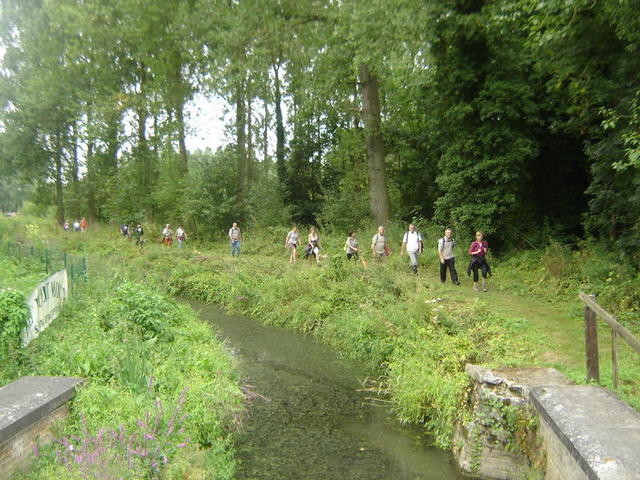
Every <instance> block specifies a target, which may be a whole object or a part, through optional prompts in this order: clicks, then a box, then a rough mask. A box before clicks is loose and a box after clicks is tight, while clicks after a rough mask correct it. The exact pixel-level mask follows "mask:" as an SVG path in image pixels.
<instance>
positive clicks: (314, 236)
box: [304, 227, 320, 265]
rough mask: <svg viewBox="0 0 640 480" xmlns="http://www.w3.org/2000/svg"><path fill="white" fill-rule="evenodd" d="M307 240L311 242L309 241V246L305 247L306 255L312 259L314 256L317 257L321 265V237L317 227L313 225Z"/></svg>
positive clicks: (317, 261)
mask: <svg viewBox="0 0 640 480" xmlns="http://www.w3.org/2000/svg"><path fill="white" fill-rule="evenodd" d="M307 240H308V242H309V243H307V247H306V248H305V249H304V257H305V258H308V259H311V257H312V256H313V257H316V263H317V264H318V265H320V247H319V246H318V242H319V241H320V237H319V236H318V232H317V231H316V229H315V227H311V230H310V231H309V237H307Z"/></svg>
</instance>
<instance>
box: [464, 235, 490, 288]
mask: <svg viewBox="0 0 640 480" xmlns="http://www.w3.org/2000/svg"><path fill="white" fill-rule="evenodd" d="M488 250H489V244H488V243H487V241H486V240H484V238H483V235H482V232H481V231H477V232H476V239H475V241H473V242H471V245H469V255H471V262H469V266H468V267H467V275H470V274H471V272H473V289H474V290H475V291H476V292H478V291H479V290H480V289H479V288H478V270H480V271H481V272H482V291H483V292H486V291H487V275H489V274H490V273H491V267H490V266H489V264H488V263H487V259H486V255H487V251H488Z"/></svg>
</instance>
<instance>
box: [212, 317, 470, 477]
mask: <svg viewBox="0 0 640 480" xmlns="http://www.w3.org/2000/svg"><path fill="white" fill-rule="evenodd" d="M201 316H202V318H204V319H206V320H208V321H210V322H211V323H212V324H214V325H216V327H217V329H218V330H219V332H220V335H221V336H222V337H223V338H225V339H226V340H227V342H228V345H229V347H230V348H231V349H232V350H233V351H234V353H235V354H236V355H237V357H238V359H239V361H240V369H241V374H242V375H243V378H244V379H245V383H247V384H249V385H250V387H249V388H250V389H251V391H253V392H255V393H257V394H259V395H255V396H254V398H253V399H252V401H251V404H250V407H249V413H248V416H247V418H246V419H245V421H244V426H243V428H242V431H241V432H240V433H239V435H238V437H237V441H236V453H237V459H238V467H237V472H236V478H237V479H238V480H249V479H250V480H271V479H273V480H276V479H277V480H289V479H291V480H294V479H295V480H302V479H309V480H333V479H335V480H347V479H357V480H454V479H455V480H458V479H461V478H462V477H461V476H460V475H459V473H458V471H457V469H456V467H455V465H454V460H453V458H452V456H451V455H450V454H449V453H448V452H445V451H442V450H439V449H436V448H432V447H428V446H427V445H426V444H425V442H424V441H422V440H421V439H420V437H419V431H418V430H417V429H415V428H411V427H405V426H401V425H399V424H397V423H396V422H394V421H393V420H392V419H390V418H389V415H388V412H387V411H386V410H385V409H383V408H379V407H378V408H376V407H371V406H367V405H363V403H366V402H365V397H366V396H367V394H366V393H364V392H359V391H358V388H359V387H360V383H359V380H358V379H362V378H364V377H365V376H366V372H365V371H364V370H363V368H362V366H361V365H359V364H357V363H355V362H351V361H348V360H345V359H341V358H339V357H338V356H337V355H336V354H335V353H334V352H333V351H332V350H331V349H329V348H328V347H326V346H323V345H320V344H317V343H315V342H314V341H313V340H312V339H311V338H309V337H306V336H304V335H300V334H297V333H295V332H291V331H288V330H285V329H282V328H277V327H269V326H265V325H262V324H260V323H258V322H256V321H254V320H251V319H249V318H246V317H235V316H234V317H231V316H228V315H226V314H224V313H223V312H222V311H220V310H219V309H217V308H209V307H207V308H204V309H203V310H202V311H201Z"/></svg>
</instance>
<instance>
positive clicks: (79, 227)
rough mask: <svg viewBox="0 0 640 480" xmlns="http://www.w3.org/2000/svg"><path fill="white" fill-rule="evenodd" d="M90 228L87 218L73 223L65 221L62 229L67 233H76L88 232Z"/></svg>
mask: <svg viewBox="0 0 640 480" xmlns="http://www.w3.org/2000/svg"><path fill="white" fill-rule="evenodd" d="M88 228H89V222H88V221H87V219H86V218H84V217H82V220H77V219H76V220H74V221H73V223H71V222H69V220H65V221H64V223H63V224H62V229H63V230H64V231H65V232H68V231H69V230H72V231H74V232H86V231H87V229H88Z"/></svg>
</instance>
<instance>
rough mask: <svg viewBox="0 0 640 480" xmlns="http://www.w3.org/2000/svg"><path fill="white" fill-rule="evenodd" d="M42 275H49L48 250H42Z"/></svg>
mask: <svg viewBox="0 0 640 480" xmlns="http://www.w3.org/2000/svg"><path fill="white" fill-rule="evenodd" d="M44 273H46V274H47V275H49V248H48V247H47V248H45V249H44Z"/></svg>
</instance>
